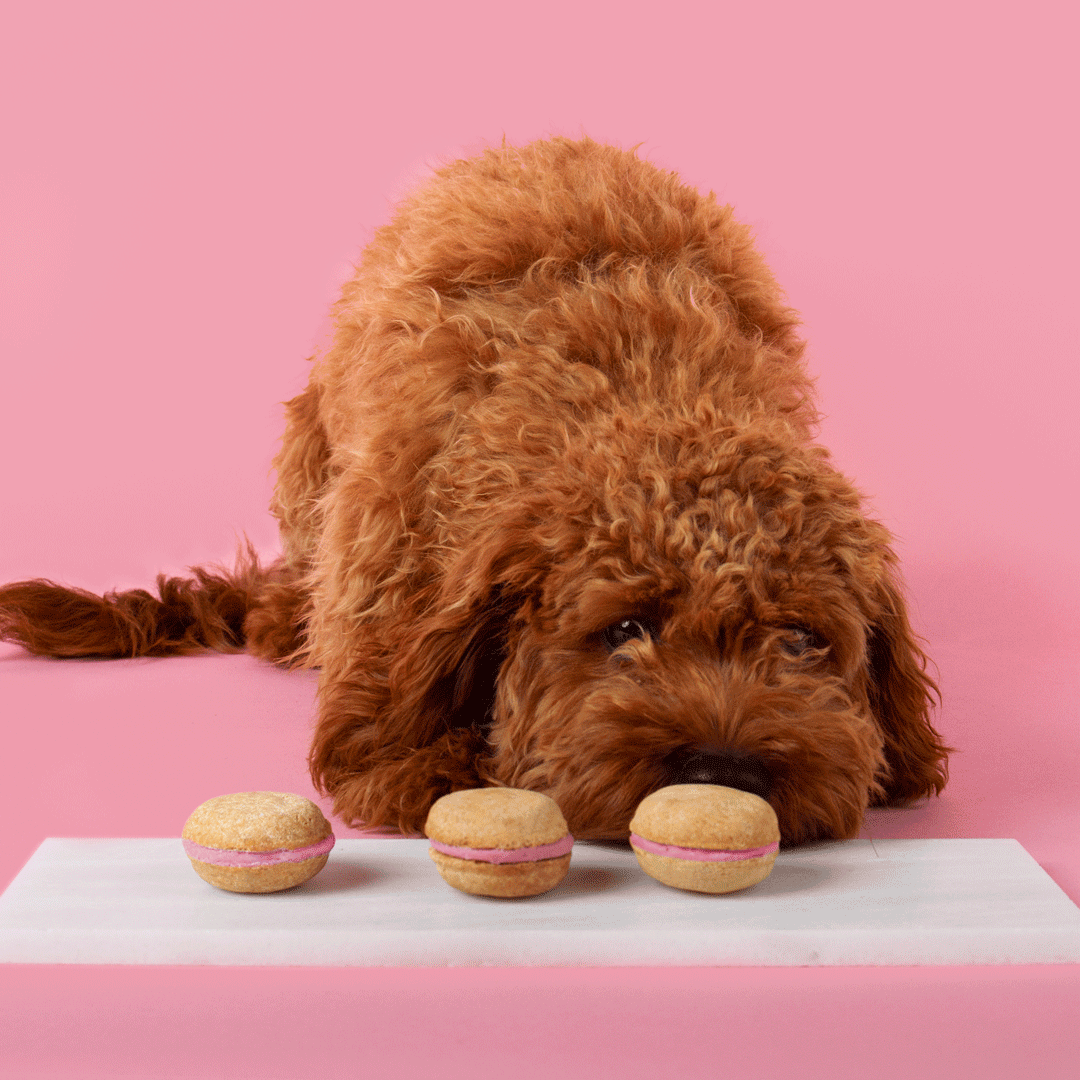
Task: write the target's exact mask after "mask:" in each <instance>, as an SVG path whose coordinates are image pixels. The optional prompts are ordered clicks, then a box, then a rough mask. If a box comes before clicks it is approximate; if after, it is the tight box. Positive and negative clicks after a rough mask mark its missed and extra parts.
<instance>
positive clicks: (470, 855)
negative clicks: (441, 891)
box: [424, 787, 574, 896]
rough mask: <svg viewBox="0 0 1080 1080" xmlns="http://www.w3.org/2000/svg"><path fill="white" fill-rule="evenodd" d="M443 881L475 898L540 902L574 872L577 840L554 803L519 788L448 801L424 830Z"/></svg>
mask: <svg viewBox="0 0 1080 1080" xmlns="http://www.w3.org/2000/svg"><path fill="white" fill-rule="evenodd" d="M424 832H425V833H426V834H427V836H428V839H429V840H430V841H431V847H430V848H429V849H428V854H429V855H430V856H431V858H432V859H433V860H434V862H435V865H436V866H437V867H438V868H439V873H440V874H442V876H443V879H444V880H445V881H446V882H447V883H448V884H450V885H453V886H454V888H455V889H460V890H461V891H462V892H466V893H472V894H473V895H475V896H536V895H537V894H538V893H542V892H547V891H548V889H553V888H555V886H556V885H558V884H559V882H560V881H562V879H563V878H564V877H566V872H567V870H569V869H570V849H571V848H572V847H573V844H574V838H573V837H572V836H571V835H570V833H569V831H568V830H567V827H566V819H565V818H564V817H563V816H562V811H560V810H559V807H558V805H557V804H556V803H555V801H554V800H553V799H550V798H549V797H548V796H547V795H542V794H540V793H539V792H536V791H523V790H521V789H520V788H503V787H490V788H472V789H470V790H468V791H455V792H453V793H452V794H450V795H444V796H443V797H442V798H441V799H439V800H438V801H437V802H436V803H435V804H434V805H433V806H432V807H431V810H430V812H429V813H428V816H427V822H426V823H425V825H424Z"/></svg>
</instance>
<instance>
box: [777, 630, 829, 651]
mask: <svg viewBox="0 0 1080 1080" xmlns="http://www.w3.org/2000/svg"><path fill="white" fill-rule="evenodd" d="M828 647H829V646H828V643H827V642H826V641H825V639H824V638H823V637H822V636H821V635H820V634H816V633H815V632H814V631H813V630H808V629H807V628H806V627H805V626H788V627H785V628H784V636H783V638H782V641H781V648H782V649H783V650H784V652H786V653H787V654H788V656H793V657H803V656H806V655H807V654H808V653H811V652H821V651H823V650H825V649H827V648H828Z"/></svg>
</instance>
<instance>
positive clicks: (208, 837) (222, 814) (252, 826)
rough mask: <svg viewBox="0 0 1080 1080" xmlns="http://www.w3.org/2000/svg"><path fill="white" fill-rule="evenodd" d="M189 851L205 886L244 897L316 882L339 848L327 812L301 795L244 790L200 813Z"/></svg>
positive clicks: (191, 822) (187, 828) (186, 838)
mask: <svg viewBox="0 0 1080 1080" xmlns="http://www.w3.org/2000/svg"><path fill="white" fill-rule="evenodd" d="M182 835H183V842H184V851H185V852H186V853H187V856H188V858H189V859H190V860H191V865H192V866H193V867H194V868H195V873H196V874H198V875H199V877H201V878H202V879H203V880H204V881H208V882H210V884H211V885H216V886H217V887H218V888H219V889H227V890H228V891H229V892H240V893H269V892H279V891H280V890H282V889H291V888H292V887H293V886H294V885H299V884H301V882H304V881H307V880H308V879H309V878H312V877H314V876H315V875H316V874H317V873H318V872H319V871H320V870H321V869H322V868H323V867H324V866H325V865H326V860H327V858H328V857H329V855H330V849H331V848H332V847H333V846H334V833H333V830H332V829H331V828H330V822H329V821H327V820H326V818H325V817H323V813H322V811H321V810H320V809H319V808H318V807H317V806H316V805H315V804H314V803H313V802H312V801H311V800H310V799H305V798H304V797H303V796H301V795H289V794H287V793H285V792H281V791H240V792H237V793H236V794H234V795H218V796H217V797H216V798H213V799H208V800H207V801H206V802H204V803H203V804H202V805H201V806H198V807H196V808H195V810H194V812H193V813H192V815H191V817H189V818H188V819H187V823H186V824H185V825H184V831H183V834H182Z"/></svg>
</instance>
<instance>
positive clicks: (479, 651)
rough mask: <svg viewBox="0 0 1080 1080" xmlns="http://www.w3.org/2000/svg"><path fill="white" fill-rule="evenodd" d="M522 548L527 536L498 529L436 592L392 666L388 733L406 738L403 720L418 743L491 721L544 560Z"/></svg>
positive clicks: (404, 639) (483, 727) (449, 572)
mask: <svg viewBox="0 0 1080 1080" xmlns="http://www.w3.org/2000/svg"><path fill="white" fill-rule="evenodd" d="M522 547H523V543H522V538H521V536H520V534H518V535H517V537H516V538H515V536H514V535H513V534H512V533H511V532H508V531H504V530H499V531H498V532H496V533H493V535H492V536H490V537H489V538H488V539H487V540H485V541H484V543H483V544H481V545H478V546H476V547H475V548H473V549H472V550H471V551H469V552H468V553H466V554H465V555H464V556H463V557H462V558H461V559H460V560H459V561H458V562H457V564H456V565H453V566H451V567H449V568H448V570H447V573H446V576H445V577H444V578H443V580H442V581H441V583H439V585H438V587H437V591H436V590H432V593H431V594H429V598H428V599H427V601H426V603H425V604H424V610H423V612H422V614H420V615H419V617H418V618H416V620H415V621H414V622H413V623H412V625H411V626H409V628H408V633H407V634H405V635H403V637H402V639H401V640H400V641H399V643H398V655H397V656H396V658H395V660H394V662H393V664H392V665H391V668H390V671H389V688H390V692H391V695H392V702H393V704H392V706H391V713H392V714H393V715H395V716H396V717H397V718H398V720H397V725H396V731H394V732H390V731H388V732H387V733H386V735H387V736H388V737H389V738H400V731H401V727H400V725H401V723H402V721H404V722H405V723H406V726H409V727H410V728H411V732H412V738H414V739H416V740H417V745H423V744H424V743H426V742H428V741H431V740H434V739H437V738H439V737H440V736H441V735H442V734H443V733H444V732H446V731H448V730H455V729H460V728H474V729H476V730H478V731H481V732H484V731H486V729H487V728H488V727H489V726H490V723H491V720H492V710H493V708H494V703H495V692H496V683H497V679H498V675H499V670H500V668H501V667H502V664H503V662H504V660H505V659H506V656H507V654H508V650H509V648H510V645H509V637H510V634H511V631H512V624H513V622H514V618H515V616H516V615H517V614H518V612H519V609H520V607H521V604H522V595H523V587H524V581H523V575H525V576H532V577H534V578H535V576H536V564H537V558H536V556H535V554H534V553H532V552H531V551H529V552H526V551H524V550H522ZM407 718H412V719H411V722H410V721H408V720H407Z"/></svg>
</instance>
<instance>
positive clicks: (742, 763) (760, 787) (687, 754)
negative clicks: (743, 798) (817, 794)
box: [664, 746, 772, 799]
mask: <svg viewBox="0 0 1080 1080" xmlns="http://www.w3.org/2000/svg"><path fill="white" fill-rule="evenodd" d="M664 764H665V765H666V767H667V769H668V775H669V777H670V779H669V780H668V781H667V782H668V783H669V784H721V785H723V786H724V787H730V788H737V789H738V790H739V791H749V792H750V793H751V794H752V795H757V796H759V797H760V798H762V799H767V798H768V797H769V791H770V790H771V788H772V775H771V774H770V772H769V770H768V768H767V767H766V765H765V763H764V762H763V761H762V760H761V759H760V758H757V757H754V755H753V754H749V753H747V752H746V751H744V750H725V749H723V748H722V747H718V746H688V747H685V748H683V749H680V750H676V751H675V752H674V753H672V754H669V755H668V756H667V758H665V760H664Z"/></svg>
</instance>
